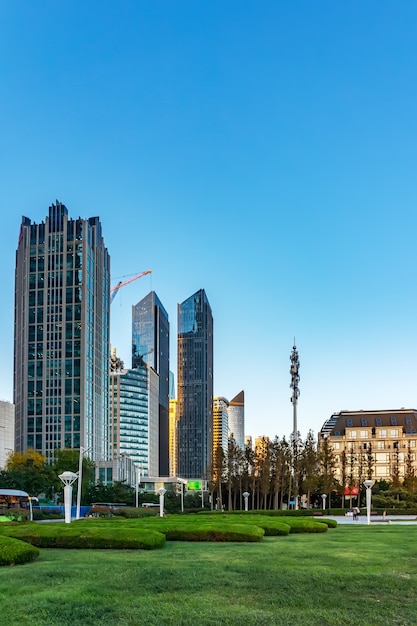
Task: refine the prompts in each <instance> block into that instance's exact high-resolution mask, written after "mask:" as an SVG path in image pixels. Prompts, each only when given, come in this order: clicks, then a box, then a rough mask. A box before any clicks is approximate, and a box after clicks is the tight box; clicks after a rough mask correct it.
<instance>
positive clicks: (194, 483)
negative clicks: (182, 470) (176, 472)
mask: <svg viewBox="0 0 417 626" xmlns="http://www.w3.org/2000/svg"><path fill="white" fill-rule="evenodd" d="M187 489H188V490H189V491H201V480H189V481H188V482H187Z"/></svg>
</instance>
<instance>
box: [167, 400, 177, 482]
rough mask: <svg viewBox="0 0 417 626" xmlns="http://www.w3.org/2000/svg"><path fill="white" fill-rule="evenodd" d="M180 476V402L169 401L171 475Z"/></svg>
mask: <svg viewBox="0 0 417 626" xmlns="http://www.w3.org/2000/svg"><path fill="white" fill-rule="evenodd" d="M177 474H178V401H177V399H176V398H170V400H169V475H170V476H177Z"/></svg>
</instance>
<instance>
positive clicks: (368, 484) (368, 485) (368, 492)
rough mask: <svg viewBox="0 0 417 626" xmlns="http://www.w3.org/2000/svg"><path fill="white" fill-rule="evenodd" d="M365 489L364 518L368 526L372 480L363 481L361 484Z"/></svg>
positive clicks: (373, 483)
mask: <svg viewBox="0 0 417 626" xmlns="http://www.w3.org/2000/svg"><path fill="white" fill-rule="evenodd" d="M363 484H364V485H365V487H366V517H367V520H368V524H370V523H371V501H372V487H373V486H374V485H375V481H374V480H370V479H368V480H365V481H364V483H363Z"/></svg>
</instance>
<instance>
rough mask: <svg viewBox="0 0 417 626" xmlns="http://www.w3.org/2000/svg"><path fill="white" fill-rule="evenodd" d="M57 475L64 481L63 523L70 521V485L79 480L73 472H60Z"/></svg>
mask: <svg viewBox="0 0 417 626" xmlns="http://www.w3.org/2000/svg"><path fill="white" fill-rule="evenodd" d="M58 477H59V478H60V479H61V482H63V483H64V511H65V523H66V524H70V523H71V504H72V485H73V483H75V481H76V480H77V478H78V480H79V477H78V474H76V473H75V472H70V471H66V472H62V474H59V475H58Z"/></svg>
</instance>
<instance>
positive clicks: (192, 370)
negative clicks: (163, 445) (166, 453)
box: [178, 289, 213, 478]
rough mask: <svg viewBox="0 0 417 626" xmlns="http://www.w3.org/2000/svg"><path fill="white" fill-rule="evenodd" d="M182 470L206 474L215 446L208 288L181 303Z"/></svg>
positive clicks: (185, 473)
mask: <svg viewBox="0 0 417 626" xmlns="http://www.w3.org/2000/svg"><path fill="white" fill-rule="evenodd" d="M178 419H179V422H178V474H179V476H181V477H183V478H204V477H205V476H206V474H207V470H208V468H209V465H210V464H211V458H212V448H213V316H212V312H211V307H210V304H209V302H208V300H207V296H206V293H205V291H204V289H200V290H199V291H197V292H196V293H195V294H194V295H193V296H191V297H190V298H188V299H187V300H185V301H184V302H183V303H182V304H179V305H178Z"/></svg>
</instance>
